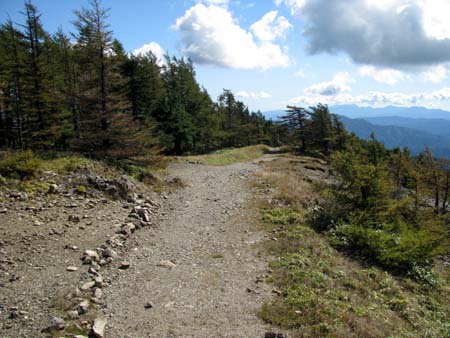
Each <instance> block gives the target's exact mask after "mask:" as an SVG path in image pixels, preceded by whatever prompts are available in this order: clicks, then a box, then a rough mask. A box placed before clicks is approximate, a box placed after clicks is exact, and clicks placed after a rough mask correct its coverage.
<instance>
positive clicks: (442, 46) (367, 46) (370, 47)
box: [275, 0, 450, 69]
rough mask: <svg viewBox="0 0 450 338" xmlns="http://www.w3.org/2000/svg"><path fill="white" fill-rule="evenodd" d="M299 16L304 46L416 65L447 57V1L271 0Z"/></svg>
mask: <svg viewBox="0 0 450 338" xmlns="http://www.w3.org/2000/svg"><path fill="white" fill-rule="evenodd" d="M275 3H276V4H278V5H281V4H284V5H287V6H288V7H289V8H290V9H291V13H292V14H293V15H295V16H297V17H300V18H301V19H302V22H303V23H304V33H303V34H304V35H305V37H306V39H307V43H308V50H309V52H310V53H311V54H317V53H330V54H336V53H340V52H343V53H346V54H347V55H349V56H350V57H351V59H352V60H353V61H355V62H357V63H361V64H366V65H374V66H380V67H384V68H409V69H412V68H417V67H424V66H431V65H437V64H440V63H443V62H447V61H450V25H449V24H448V22H449V19H450V2H449V1H448V0H333V1H330V0H275Z"/></svg>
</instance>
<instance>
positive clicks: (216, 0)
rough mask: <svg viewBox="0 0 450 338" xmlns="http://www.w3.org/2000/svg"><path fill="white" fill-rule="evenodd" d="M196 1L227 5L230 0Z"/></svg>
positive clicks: (198, 1) (198, 0)
mask: <svg viewBox="0 0 450 338" xmlns="http://www.w3.org/2000/svg"><path fill="white" fill-rule="evenodd" d="M196 2H197V3H203V4H206V5H216V6H227V5H228V3H229V2H230V0H197V1H196Z"/></svg>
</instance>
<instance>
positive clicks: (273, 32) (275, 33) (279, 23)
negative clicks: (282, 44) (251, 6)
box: [250, 11, 292, 41]
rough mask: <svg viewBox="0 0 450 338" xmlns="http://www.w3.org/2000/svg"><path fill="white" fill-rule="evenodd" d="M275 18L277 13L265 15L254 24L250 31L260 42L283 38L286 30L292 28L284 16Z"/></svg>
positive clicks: (272, 12)
mask: <svg viewBox="0 0 450 338" xmlns="http://www.w3.org/2000/svg"><path fill="white" fill-rule="evenodd" d="M277 16H278V12H277V11H271V12H269V13H267V14H266V15H264V16H263V17H262V18H261V20H259V21H257V22H255V23H254V24H253V25H252V26H251V27H250V30H251V31H252V32H253V34H255V36H256V37H257V38H258V39H260V40H261V41H273V40H275V39H277V38H280V37H284V36H285V34H286V32H287V30H288V29H290V28H292V25H291V24H290V23H289V21H288V20H287V19H286V18H285V17H284V16H278V17H277Z"/></svg>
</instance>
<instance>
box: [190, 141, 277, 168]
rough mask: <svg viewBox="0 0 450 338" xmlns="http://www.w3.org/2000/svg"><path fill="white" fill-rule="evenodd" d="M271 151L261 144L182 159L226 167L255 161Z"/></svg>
mask: <svg viewBox="0 0 450 338" xmlns="http://www.w3.org/2000/svg"><path fill="white" fill-rule="evenodd" d="M269 149H270V148H269V147H268V146H265V145H261V144H260V145H256V146H249V147H243V148H233V149H223V150H218V151H216V152H214V153H212V154H208V155H199V156H187V157H182V159H183V160H188V161H196V162H199V163H202V164H207V165H214V166H224V165H230V164H233V163H237V162H248V161H252V160H255V159H257V158H259V157H261V156H262V155H264V154H265V153H266V152H267V151H269Z"/></svg>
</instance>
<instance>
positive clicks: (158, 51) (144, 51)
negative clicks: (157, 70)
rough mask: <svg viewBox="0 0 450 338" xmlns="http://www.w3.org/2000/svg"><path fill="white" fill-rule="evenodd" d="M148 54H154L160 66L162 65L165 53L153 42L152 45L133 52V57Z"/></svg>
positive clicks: (149, 44) (146, 45) (148, 44)
mask: <svg viewBox="0 0 450 338" xmlns="http://www.w3.org/2000/svg"><path fill="white" fill-rule="evenodd" d="M148 52H152V53H153V55H155V56H156V58H157V59H158V64H160V65H161V63H162V62H163V58H164V51H163V49H162V48H161V46H160V45H159V44H158V43H156V42H153V41H152V42H150V43H147V44H145V45H143V46H142V47H140V48H137V49H135V50H133V55H143V54H147V53H148Z"/></svg>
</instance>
